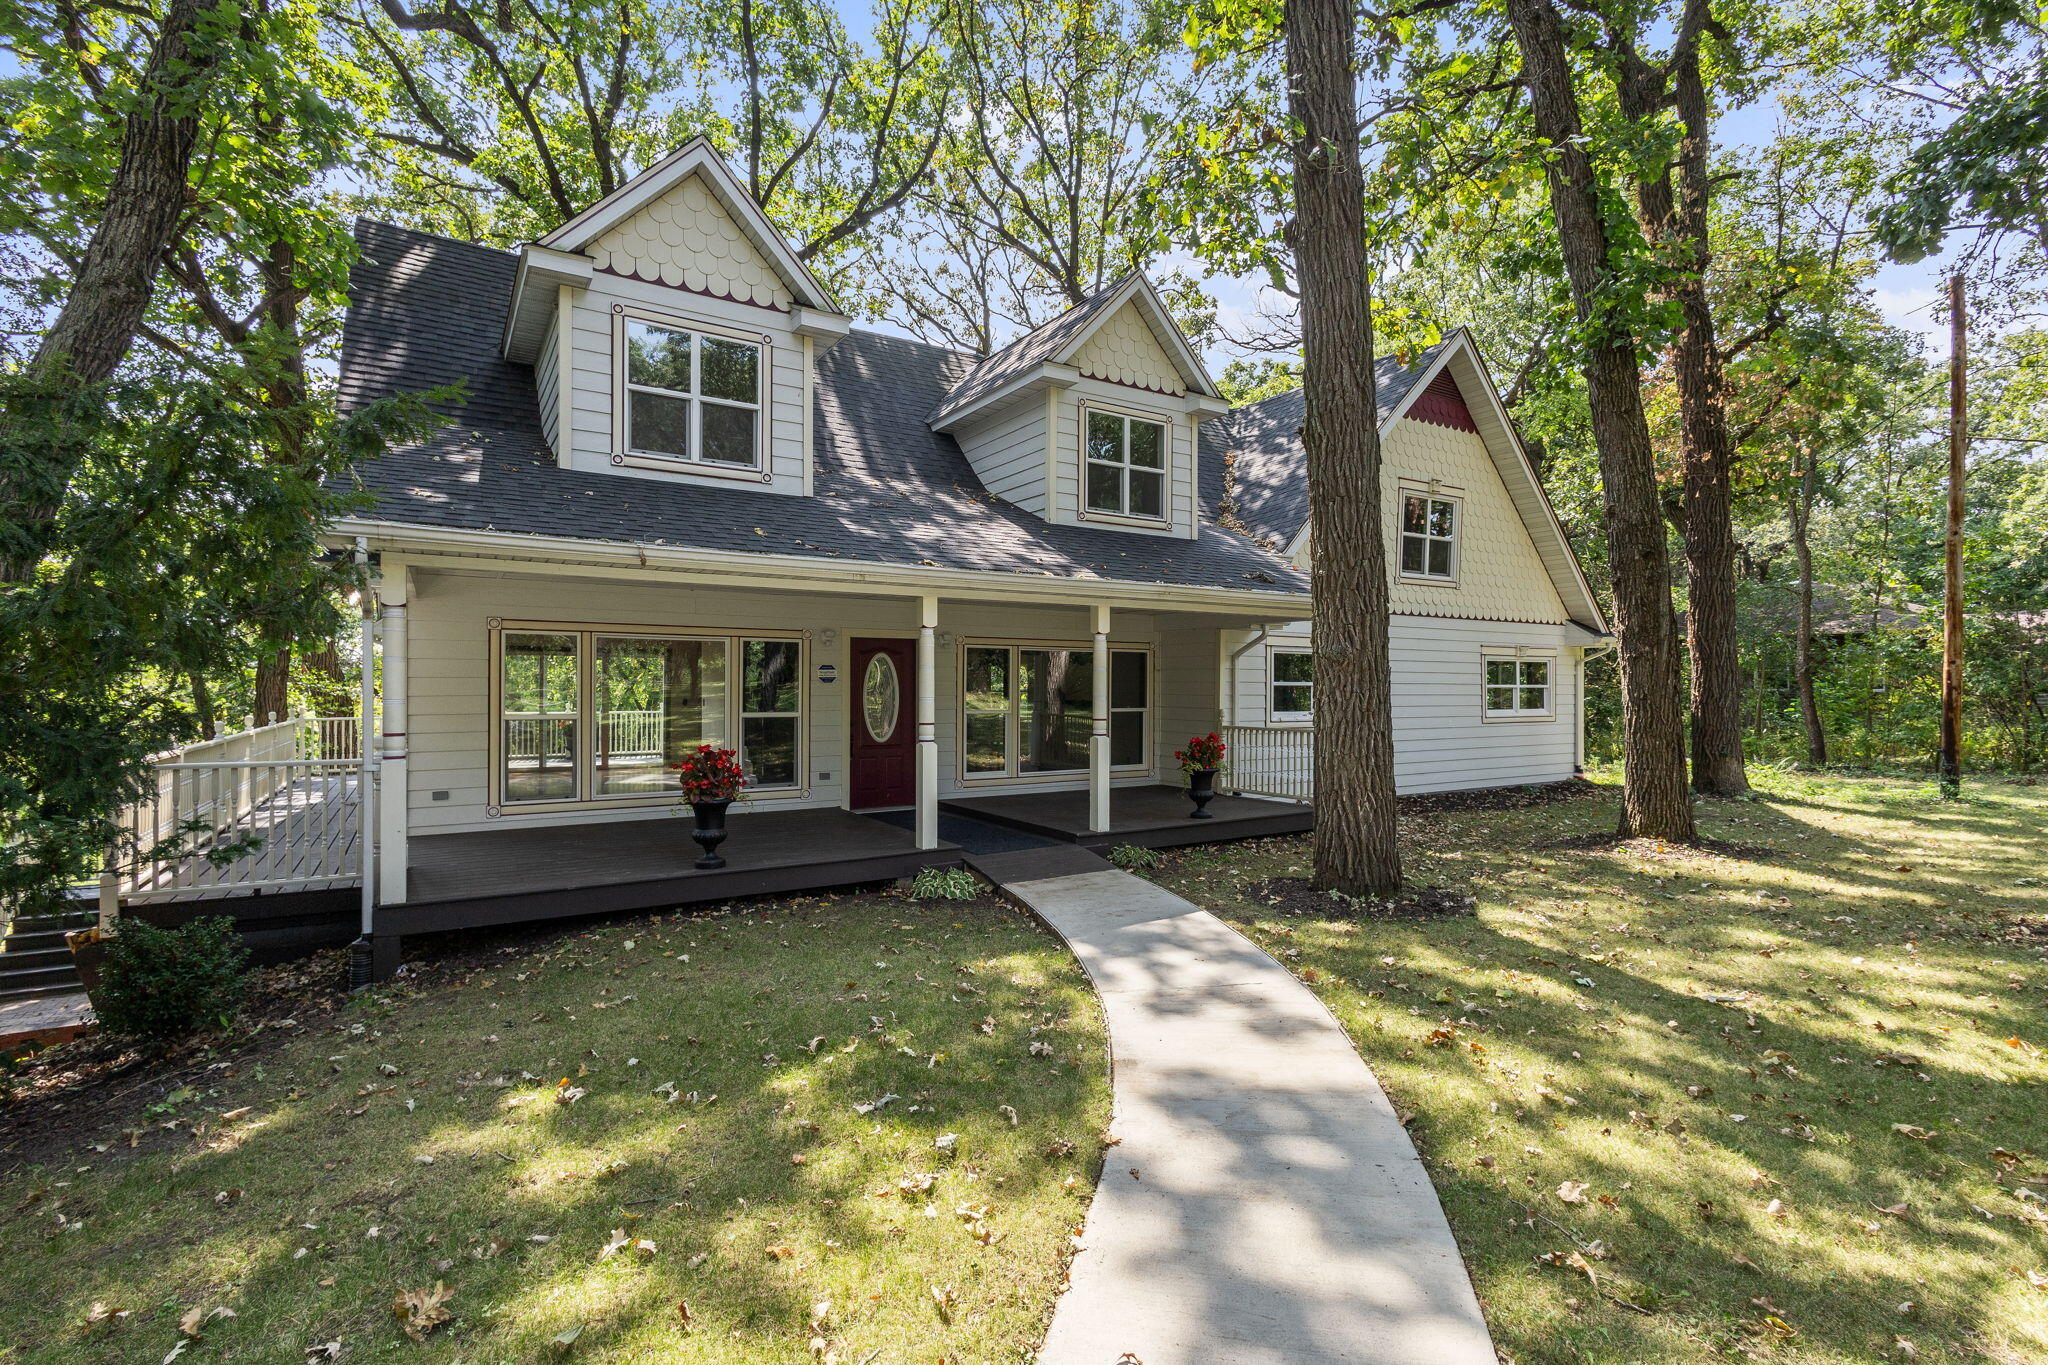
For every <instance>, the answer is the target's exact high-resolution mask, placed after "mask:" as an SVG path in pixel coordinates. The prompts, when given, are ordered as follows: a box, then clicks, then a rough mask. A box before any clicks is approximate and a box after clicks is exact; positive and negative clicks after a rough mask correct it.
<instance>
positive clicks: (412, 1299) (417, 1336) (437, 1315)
mask: <svg viewBox="0 0 2048 1365" xmlns="http://www.w3.org/2000/svg"><path fill="white" fill-rule="evenodd" d="M454 1297H455V1291H454V1290H452V1289H450V1288H448V1287H447V1286H446V1285H444V1284H442V1283H441V1282H440V1281H439V1280H436V1281H434V1287H433V1288H432V1289H401V1290H399V1291H398V1294H397V1296H396V1297H394V1298H393V1299H392V1300H391V1311H392V1312H393V1313H395V1314H397V1315H398V1317H399V1318H400V1319H401V1320H402V1323H403V1326H404V1327H405V1334H406V1335H407V1336H409V1337H411V1338H412V1339H413V1340H414V1341H425V1340H426V1339H427V1334H428V1333H429V1332H432V1331H433V1330H434V1329H435V1328H436V1327H439V1326H440V1325H441V1324H442V1323H444V1322H447V1321H448V1320H449V1319H450V1318H452V1317H453V1316H454V1315H453V1314H452V1313H450V1312H449V1311H448V1309H447V1307H446V1306H445V1305H446V1304H447V1302H448V1300H450V1299H452V1298H454Z"/></svg>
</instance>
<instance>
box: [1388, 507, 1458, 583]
mask: <svg viewBox="0 0 2048 1365" xmlns="http://www.w3.org/2000/svg"><path fill="white" fill-rule="evenodd" d="M1401 573H1402V576H1403V577H1407V578H1441V579H1446V580H1449V579H1453V578H1456V577H1457V573H1458V504H1457V501H1456V500H1455V499H1452V498H1438V497H1432V496H1430V495H1429V494H1426V493H1405V494H1403V495H1402V497H1401Z"/></svg>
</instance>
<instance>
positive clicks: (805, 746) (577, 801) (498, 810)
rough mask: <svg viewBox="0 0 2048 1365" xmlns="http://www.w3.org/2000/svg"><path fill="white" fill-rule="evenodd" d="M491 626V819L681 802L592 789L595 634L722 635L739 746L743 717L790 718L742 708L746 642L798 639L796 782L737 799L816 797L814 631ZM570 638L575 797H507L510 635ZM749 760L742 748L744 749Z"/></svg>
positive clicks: (729, 710)
mask: <svg viewBox="0 0 2048 1365" xmlns="http://www.w3.org/2000/svg"><path fill="white" fill-rule="evenodd" d="M486 624H487V626H488V628H489V636H490V639H489V642H488V644H487V646H486V652H487V655H488V658H487V660H486V666H487V667H488V668H489V670H490V686H489V696H488V699H487V705H488V707H489V713H488V717H487V723H488V726H489V731H488V739H489V743H488V745H487V749H486V752H487V761H488V763H489V764H490V772H489V775H488V778H487V792H488V795H489V804H488V805H486V806H485V807H484V815H485V816H486V817H487V818H490V819H496V818H498V817H499V816H511V815H533V814H545V813H547V812H549V811H598V810H620V809H634V808H638V807H646V806H663V807H670V808H673V807H674V806H675V805H676V803H677V802H678V801H680V800H681V799H682V793H681V792H679V791H670V792H662V793H658V794H653V795H642V794H638V793H617V794H614V795H610V796H601V795H598V794H597V793H596V792H595V791H594V787H595V785H596V783H595V774H596V769H595V767H594V761H595V747H594V746H593V745H592V744H591V743H590V733H591V730H590V727H591V723H592V719H593V718H594V717H595V716H596V714H597V669H596V663H597V649H596V646H597V637H599V636H625V637H628V638H634V639H647V638H653V637H661V638H665V639H668V638H681V639H690V640H722V641H724V642H725V650H726V674H727V683H726V703H725V705H726V735H727V740H726V747H727V748H730V749H734V750H740V749H741V737H742V733H743V731H742V726H743V723H744V721H745V720H746V718H748V717H750V716H752V717H762V716H781V715H788V714H789V713H788V712H786V711H745V710H743V709H742V698H743V694H744V692H745V668H746V656H745V648H746V642H747V641H748V640H794V641H795V642H796V643H797V687H798V691H797V711H796V718H797V725H796V782H795V783H794V784H793V785H791V786H787V787H746V788H743V789H742V790H741V792H740V797H739V799H740V801H741V802H742V803H745V804H752V803H755V802H764V801H789V800H797V799H806V798H808V797H809V796H810V795H811V788H810V782H809V774H810V729H811V719H812V712H813V698H812V696H811V678H810V654H811V649H810V644H811V638H810V632H809V631H793V630H746V629H735V628H733V627H729V626H728V627H717V628H707V627H703V626H649V625H642V624H639V623H637V622H618V621H529V620H510V619H503V618H499V617H492V618H490V620H489V621H488V622H487V623H486ZM508 631H509V632H511V633H513V634H537V635H573V636H575V637H576V725H577V746H578V751H577V757H576V796H575V798H574V799H557V800H548V801H507V800H506V799H505V635H506V633H507V632H508ZM742 761H744V753H742Z"/></svg>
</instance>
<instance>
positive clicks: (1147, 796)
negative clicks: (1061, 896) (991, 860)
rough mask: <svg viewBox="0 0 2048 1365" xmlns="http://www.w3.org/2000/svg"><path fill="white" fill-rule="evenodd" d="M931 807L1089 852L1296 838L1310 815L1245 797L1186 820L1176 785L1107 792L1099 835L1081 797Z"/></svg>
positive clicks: (1302, 808)
mask: <svg viewBox="0 0 2048 1365" xmlns="http://www.w3.org/2000/svg"><path fill="white" fill-rule="evenodd" d="M939 809H940V810H942V811H950V812H952V813H953V814H955V815H964V816H968V817H971V818H973V819H976V820H985V821H987V822H989V823H990V824H995V825H1007V826H1009V827H1010V828H1011V829H1021V830H1024V831H1026V832H1027V833H1030V834H1036V835H1040V836H1042V837H1044V838H1048V839H1058V840H1062V841H1064V842H1067V843H1073V844H1079V845H1081V846H1082V847H1083V848H1093V849H1104V848H1114V847H1116V846H1117V845H1118V844H1140V845H1143V846H1144V847H1146V848H1172V847H1174V846H1176V845H1180V844H1211V843H1221V842H1224V841H1225V840H1230V839H1263V838H1266V837H1268V836H1269V835H1274V834H1299V833H1301V832H1303V831H1304V830H1308V829H1312V828H1314V826H1315V811H1314V809H1313V808H1312V807H1310V806H1308V805H1305V804H1302V803H1300V802H1294V801H1261V800H1258V799H1256V798H1253V797H1249V796H1230V795H1219V796H1217V798H1216V799H1215V800H1213V801H1211V802H1210V803H1209V814H1210V815H1211V816H1213V817H1214V818H1213V819H1208V820H1195V819H1191V818H1189V813H1190V812H1191V811H1192V810H1193V809H1194V803H1193V802H1191V801H1189V800H1188V796H1187V793H1186V792H1185V791H1183V790H1181V789H1180V788H1179V787H1168V786H1150V787H1118V788H1116V789H1115V790H1113V791H1112V792H1111V793H1110V795H1109V821H1110V829H1109V833H1107V834H1091V833H1089V832H1088V793H1087V792H1085V791H1059V792H1021V793H1012V794H1010V795H1005V796H972V797H955V798H953V799H952V800H948V801H941V802H940V803H939Z"/></svg>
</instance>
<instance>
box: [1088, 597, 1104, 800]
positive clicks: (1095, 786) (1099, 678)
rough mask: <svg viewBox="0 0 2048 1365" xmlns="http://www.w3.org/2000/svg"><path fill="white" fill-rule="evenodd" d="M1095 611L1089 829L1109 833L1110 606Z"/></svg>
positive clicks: (1089, 756)
mask: <svg viewBox="0 0 2048 1365" xmlns="http://www.w3.org/2000/svg"><path fill="white" fill-rule="evenodd" d="M1094 612H1095V701H1094V704H1093V705H1092V706H1091V707H1090V708H1089V709H1090V711H1091V712H1092V715H1093V718H1092V720H1091V722H1090V727H1089V730H1088V832H1089V833H1090V834H1107V833H1109V608H1108V607H1096V608H1095V609H1094Z"/></svg>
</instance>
